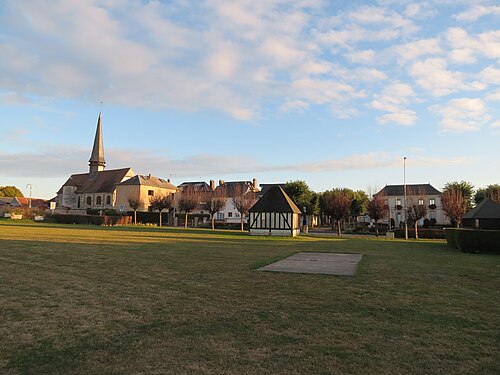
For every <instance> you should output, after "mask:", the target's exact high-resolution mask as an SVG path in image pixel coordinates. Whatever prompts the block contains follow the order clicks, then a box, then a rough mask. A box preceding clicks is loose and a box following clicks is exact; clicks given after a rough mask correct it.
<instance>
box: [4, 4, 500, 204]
mask: <svg viewBox="0 0 500 375" xmlns="http://www.w3.org/2000/svg"><path fill="white" fill-rule="evenodd" d="M197 4H198V5H195V3H192V2H183V1H182V2H181V1H173V2H169V3H168V4H167V3H162V2H140V3H137V2H133V1H118V2H115V1H110V2H106V1H105V2H99V3H98V2H95V1H78V2H76V1H75V2H72V1H70V2H57V1H56V2H50V4H46V3H45V2H38V1H6V2H3V3H2V4H1V5H0V51H1V53H2V56H3V58H2V60H1V61H0V77H2V79H0V108H1V111H2V120H1V121H0V131H1V133H2V149H1V150H0V160H1V166H0V186H5V185H15V186H17V187H19V188H20V189H21V190H22V191H23V193H24V195H25V196H27V195H28V190H27V189H28V188H27V186H28V185H30V186H31V188H32V190H33V191H32V194H33V196H34V197H38V198H45V199H50V198H52V197H54V196H55V195H56V191H57V189H59V187H60V186H61V185H62V184H63V183H64V181H65V180H66V179H67V177H68V175H70V174H72V173H79V172H81V173H84V172H86V171H87V168H88V164H87V161H88V160H89V157H90V151H91V146H92V141H93V138H94V132H95V126H96V121H97V117H98V115H99V112H101V111H102V116H103V137H104V147H105V159H106V169H114V168H124V167H131V168H133V170H134V171H135V172H136V173H138V174H142V175H147V174H152V175H154V176H158V177H161V178H164V179H170V180H171V181H172V183H173V184H174V185H179V184H181V183H182V182H184V181H196V180H201V181H207V182H208V181H209V180H215V181H218V180H219V179H221V180H226V181H235V180H252V179H253V178H257V180H258V182H259V183H282V182H287V181H296V180H304V181H306V182H307V184H308V185H309V186H310V187H311V189H312V190H314V191H317V192H320V191H324V190H327V189H331V188H333V187H348V188H351V189H355V190H365V191H367V190H369V189H371V190H373V191H375V190H380V189H381V188H383V187H384V186H385V185H387V184H389V185H392V184H402V183H403V157H407V160H406V182H407V183H409V184H411V183H430V184H432V185H433V186H434V187H436V188H437V189H442V188H443V186H444V184H445V183H447V182H449V181H455V180H466V181H470V182H472V183H473V184H474V185H475V187H476V188H479V187H484V186H487V185H489V184H495V183H498V181H499V180H500V170H499V168H496V167H495V166H497V165H499V163H500V153H498V151H497V147H498V141H499V140H500V106H499V102H500V89H499V85H500V66H499V65H500V64H499V62H500V30H499V28H498V26H497V25H498V21H499V18H500V6H498V5H497V4H496V2H494V1H467V2H465V1H463V2H462V1H454V2H442V1H440V2H438V1H424V2H410V1H403V2H401V1H398V2H395V1H389V0H381V1H377V2H356V3H355V4H351V3H347V2H346V3H341V4H338V5H331V4H330V3H329V2H323V1H316V0H310V1H299V2H289V1H282V0H275V1H267V2H252V1H231V2H225V1H215V2H202V3H197ZM278 20H279V22H278ZM101 102H102V103H101Z"/></svg>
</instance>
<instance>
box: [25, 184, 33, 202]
mask: <svg viewBox="0 0 500 375" xmlns="http://www.w3.org/2000/svg"><path fill="white" fill-rule="evenodd" d="M28 187H29V188H30V200H29V201H28V208H31V190H32V189H33V186H32V185H31V184H27V185H26V189H27V188H28Z"/></svg>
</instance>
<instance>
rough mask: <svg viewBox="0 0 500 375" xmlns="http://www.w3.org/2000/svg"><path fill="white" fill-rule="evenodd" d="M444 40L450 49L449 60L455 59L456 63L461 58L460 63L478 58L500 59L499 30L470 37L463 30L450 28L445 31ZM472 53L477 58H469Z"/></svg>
mask: <svg viewBox="0 0 500 375" xmlns="http://www.w3.org/2000/svg"><path fill="white" fill-rule="evenodd" d="M444 39H445V40H446V41H447V42H448V44H449V46H450V47H451V52H450V56H451V59H457V60H458V62H461V60H460V59H461V58H462V60H463V61H464V62H462V63H470V62H473V61H475V60H473V59H477V57H478V56H485V57H487V58H490V59H500V30H495V31H486V32H483V33H479V34H477V35H476V36H474V35H472V36H471V35H469V33H468V32H467V31H466V30H465V29H462V28H460V27H452V28H449V29H448V30H446V32H445V33H444ZM455 51H456V52H455ZM472 52H473V53H474V54H476V55H477V56H476V57H473V56H470V54H471V53H472Z"/></svg>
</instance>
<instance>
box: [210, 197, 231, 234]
mask: <svg viewBox="0 0 500 375" xmlns="http://www.w3.org/2000/svg"><path fill="white" fill-rule="evenodd" d="M226 200H227V198H226V196H225V194H224V191H223V189H215V191H214V192H212V193H211V196H208V197H207V208H208V212H210V215H211V216H212V230H213V229H215V214H216V213H217V212H219V211H220V210H222V209H223V208H224V206H225V205H226Z"/></svg>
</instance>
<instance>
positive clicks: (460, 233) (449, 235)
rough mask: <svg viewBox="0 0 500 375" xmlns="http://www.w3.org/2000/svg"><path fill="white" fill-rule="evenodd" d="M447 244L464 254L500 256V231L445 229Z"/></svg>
mask: <svg viewBox="0 0 500 375" xmlns="http://www.w3.org/2000/svg"><path fill="white" fill-rule="evenodd" d="M444 232H445V234H446V242H447V243H448V245H449V246H450V247H452V248H454V249H458V250H460V251H463V252H464V253H495V254H500V230H481V229H464V228H445V229H444Z"/></svg>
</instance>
